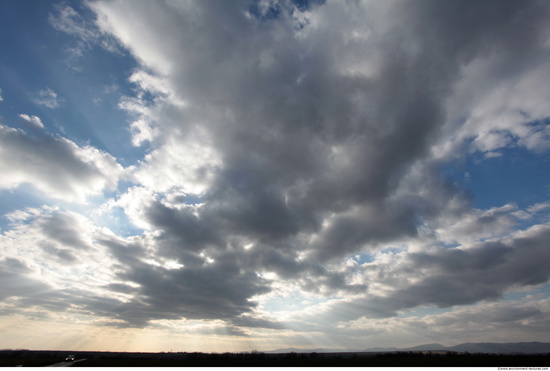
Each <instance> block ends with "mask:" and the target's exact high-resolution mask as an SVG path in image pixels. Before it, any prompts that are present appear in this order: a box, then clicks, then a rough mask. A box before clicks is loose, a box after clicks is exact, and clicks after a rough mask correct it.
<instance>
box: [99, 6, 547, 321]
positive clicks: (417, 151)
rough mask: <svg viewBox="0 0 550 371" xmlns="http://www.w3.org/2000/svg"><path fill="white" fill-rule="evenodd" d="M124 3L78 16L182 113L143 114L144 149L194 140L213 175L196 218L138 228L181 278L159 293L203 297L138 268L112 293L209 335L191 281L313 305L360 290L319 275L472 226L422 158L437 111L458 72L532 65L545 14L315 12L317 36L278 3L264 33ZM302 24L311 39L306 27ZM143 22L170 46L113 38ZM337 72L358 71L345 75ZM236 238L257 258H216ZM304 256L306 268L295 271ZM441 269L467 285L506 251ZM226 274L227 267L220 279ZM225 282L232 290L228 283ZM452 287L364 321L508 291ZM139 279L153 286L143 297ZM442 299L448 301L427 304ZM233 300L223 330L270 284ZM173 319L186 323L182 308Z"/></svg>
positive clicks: (489, 221) (416, 9)
mask: <svg viewBox="0 0 550 371" xmlns="http://www.w3.org/2000/svg"><path fill="white" fill-rule="evenodd" d="M133 4H134V5H132V7H131V9H129V11H130V12H131V13H132V17H133V18H132V19H130V18H127V17H126V15H123V13H122V12H121V11H122V9H123V8H124V3H123V2H116V3H111V4H105V3H101V2H98V3H95V4H93V5H92V9H94V10H95V11H96V12H97V13H98V14H99V25H100V27H103V28H104V29H105V30H107V31H108V32H111V33H112V34H113V35H114V36H115V37H118V38H119V41H120V42H121V43H123V44H124V45H125V46H126V47H127V48H128V49H129V50H131V51H132V53H134V55H136V56H137V57H138V58H139V59H140V60H141V62H142V63H143V65H144V66H147V67H148V68H151V69H152V70H153V71H157V72H159V76H161V77H162V76H163V75H166V76H168V77H169V80H168V81H167V84H168V89H169V90H171V91H172V92H173V94H174V96H177V97H178V98H181V99H182V100H184V101H185V102H186V106H185V107H186V108H185V109H184V110H183V111H180V113H178V109H177V108H174V107H173V106H170V108H166V110H165V111H164V113H162V112H160V113H159V112H157V113H156V115H157V116H155V118H156V123H155V125H157V128H158V129H159V130H160V131H161V133H162V134H160V135H159V136H158V137H156V138H155V139H154V140H153V145H154V146H155V147H157V148H160V149H162V148H163V146H165V145H167V144H168V143H173V142H174V141H176V142H177V141H181V143H182V145H183V144H184V143H188V141H189V140H190V139H189V138H190V134H189V133H192V132H198V131H201V132H205V133H207V137H208V141H207V142H204V143H202V144H203V145H204V146H205V148H206V147H208V148H209V150H212V151H214V152H215V153H216V154H217V156H218V157H219V159H220V162H219V163H218V164H217V165H215V166H212V167H210V168H209V169H208V171H209V173H210V174H211V175H212V177H211V178H209V179H210V181H209V182H207V186H206V190H205V191H204V192H203V193H202V194H201V195H200V199H201V201H202V202H203V203H204V205H203V206H202V207H201V208H199V209H197V210H191V209H188V208H183V209H182V208H176V207H174V206H173V205H169V204H168V203H166V202H160V201H153V202H150V203H149V204H147V205H145V209H144V212H143V215H144V219H145V220H146V221H147V222H148V223H149V224H150V225H151V226H152V228H153V229H155V230H157V231H158V232H159V233H160V234H158V235H157V236H156V237H155V243H156V244H157V247H160V248H161V249H162V251H165V252H168V254H169V256H171V257H172V258H177V257H180V258H181V259H180V260H181V261H180V263H182V264H185V262H186V261H187V262H189V263H190V264H189V265H188V266H187V265H186V268H184V269H183V270H182V271H181V272H180V271H173V272H171V271H170V272H168V273H166V274H167V276H166V277H171V279H174V280H181V281H183V280H187V281H190V282H196V281H201V282H203V284H204V285H207V286H204V287H203V286H202V285H198V284H197V286H194V284H192V285H191V286H186V287H183V286H180V285H179V284H176V283H169V282H168V281H165V280H164V279H162V280H159V279H158V278H155V277H156V274H153V273H152V272H154V270H150V269H145V270H140V269H138V268H133V269H131V268H130V269H129V270H128V272H127V276H128V279H130V278H131V279H132V280H134V281H137V282H140V283H141V284H143V285H144V286H143V289H142V293H143V294H144V295H145V297H147V298H148V299H147V300H150V301H151V303H152V306H153V307H157V306H158V307H159V308H160V303H167V300H166V299H165V298H164V295H168V296H174V295H175V296H177V298H172V299H173V301H174V303H177V302H178V300H181V303H182V304H181V305H183V303H187V300H188V299H179V297H180V296H181V297H183V296H188V297H189V298H193V300H194V301H195V302H196V303H203V304H201V305H197V308H201V309H200V311H199V310H197V312H196V313H199V312H200V313H203V314H202V315H203V316H205V317H209V318H210V314H208V313H209V311H208V310H206V308H207V307H208V306H209V304H208V303H209V302H210V300H211V298H210V295H204V294H201V295H200V296H197V297H195V296H194V293H193V290H195V289H197V290H201V292H202V293H207V292H210V291H209V290H212V291H211V292H213V293H217V292H218V290H219V289H220V288H221V287H220V288H218V287H217V286H216V285H215V284H214V282H215V280H214V281H211V280H210V279H207V277H203V276H202V275H203V274H205V272H209V275H210V274H214V271H215V272H216V274H219V275H220V279H224V280H226V282H227V285H223V287H224V289H229V287H230V283H232V282H233V281H232V280H235V283H239V284H242V283H243V282H242V281H241V279H244V277H247V279H252V282H259V281H258V279H257V278H255V276H254V274H253V272H254V271H274V272H276V273H277V274H278V275H279V276H280V277H282V278H285V279H289V280H295V281H296V282H301V283H302V284H303V287H304V288H307V289H311V290H314V287H315V286H316V285H315V283H314V281H315V280H317V281H318V284H317V286H318V287H325V288H331V289H337V288H347V289H350V290H351V289H353V287H355V289H366V288H367V285H362V284H357V285H355V286H353V285H349V284H348V283H346V279H345V273H337V272H335V271H331V270H330V269H328V268H326V267H324V264H326V263H329V262H335V261H337V260H338V259H342V258H345V257H347V256H349V255H350V254H353V253H355V252H358V251H365V250H368V249H369V248H374V246H378V245H379V244H380V243H392V242H398V241H400V240H403V239H406V238H415V237H419V230H418V228H419V226H422V225H424V223H429V224H431V226H432V227H433V228H434V229H435V228H438V227H439V226H440V225H442V224H445V222H446V221H448V220H449V219H453V220H455V221H456V220H459V219H460V218H461V217H467V216H468V217H469V216H470V215H471V212H472V210H471V207H470V201H471V198H470V197H469V196H468V194H467V192H464V191H463V190H461V189H458V188H457V187H456V186H453V185H452V184H450V183H449V182H446V181H445V180H442V179H441V176H440V173H439V166H440V165H441V164H440V163H439V162H438V160H437V159H434V158H432V153H431V152H430V151H431V149H432V148H433V146H434V145H436V144H437V143H440V142H442V141H443V142H444V141H445V138H444V137H442V135H443V134H445V135H446V134H447V133H446V132H445V131H443V127H444V125H445V123H446V119H447V117H446V107H447V106H446V104H447V100H448V99H449V98H450V97H451V96H452V94H453V91H454V89H455V86H456V85H457V84H458V83H459V82H460V81H461V78H462V73H463V71H464V68H465V67H466V66H468V65H469V64H470V63H472V62H473V61H476V60H479V59H484V58H488V57H489V56H491V55H494V54H495V53H497V54H498V55H499V56H500V58H501V59H502V60H507V61H509V63H510V65H517V63H518V58H521V57H518V55H521V53H527V54H526V55H535V54H536V55H539V54H540V53H541V50H542V49H544V46H543V45H544V43H545V40H546V39H545V38H544V37H545V36H544V35H545V32H546V30H547V27H546V19H547V18H548V7H547V6H546V5H545V4H544V3H541V2H537V1H530V2H522V3H521V4H519V3H517V2H504V3H503V2H500V1H499V2H490V1H488V2H484V3H481V4H480V3H477V2H473V1H466V2H452V3H451V4H445V3H440V2H437V1H421V2H420V3H418V4H408V3H401V2H396V3H392V4H391V5H388V6H386V5H385V6H380V7H381V8H383V9H384V12H385V13H384V12H382V13H380V14H379V13H377V9H376V7H372V8H369V7H371V5H372V4H370V5H369V4H359V3H358V4H355V3H349V4H345V5H342V6H335V5H334V4H331V3H327V4H324V5H320V6H319V7H317V8H315V11H314V13H315V14H314V16H313V17H314V18H312V19H314V20H313V21H311V23H310V24H309V25H306V26H305V27H304V28H303V29H302V30H300V31H297V30H298V29H299V27H297V24H296V18H295V16H296V14H298V13H296V11H295V10H294V11H293V10H291V8H290V7H289V5H288V4H287V5H282V7H281V8H280V9H281V12H280V13H279V15H278V16H277V17H276V18H274V19H270V20H267V21H266V20H265V19H264V20H260V19H257V18H255V15H253V14H249V15H248V16H246V12H247V10H248V7H249V5H250V4H249V3H248V2H239V3H235V4H231V5H229V4H225V3H216V6H212V4H211V3H209V2H198V3H192V4H188V5H186V6H179V5H175V4H173V3H164V2H161V3H158V4H155V5H152V4H147V3H133ZM315 17H318V18H317V21H318V19H323V21H325V23H322V22H321V21H318V23H315ZM378 17H380V18H378ZM160 19H162V24H161V23H160V21H159V20H160ZM344 19H345V21H344ZM328 20H331V22H328ZM319 22H321V23H319ZM142 23H143V24H150V25H152V26H154V29H155V32H157V31H158V32H159V33H160V32H161V30H163V29H170V30H171V33H169V34H170V36H169V37H166V38H164V39H162V40H156V41H158V42H157V43H153V40H155V38H154V37H148V38H147V39H144V40H134V39H131V38H128V36H127V34H128V31H130V30H134V31H136V32H138V33H139V32H140V31H139V30H138V29H137V28H136V25H137V24H140V25H141V24H142ZM205 24H208V25H209V27H206V28H205V27H203V26H204V25H205ZM465 25H471V27H470V26H468V27H466V28H467V29H465ZM140 27H141V26H140ZM157 27H158V29H157ZM199 31H200V32H199ZM354 32H355V33H358V34H359V36H357V37H355V36H353V35H354ZM164 34H168V33H164ZM524 39H525V40H529V41H528V42H525V43H524V42H521V40H524ZM364 65H366V66H364ZM349 66H359V67H356V68H355V71H354V70H353V68H351V67H349ZM524 66H525V64H524ZM361 68H362V69H361ZM514 73H521V71H515V72H514ZM167 102H169V100H168V101H165V103H163V104H167ZM168 105H169V104H168ZM163 115H164V116H163ZM178 117H179V118H180V119H179V120H178V119H177V118H178ZM163 119H164V120H163ZM159 153H160V152H159ZM155 155H157V154H155V153H153V154H152V157H151V158H150V160H151V161H152V160H153V159H154V156H155ZM159 158H160V157H159ZM151 163H153V162H151ZM201 171H204V168H203V167H200V166H199V167H197V168H196V172H197V174H198V173H200V172H201ZM174 186H178V184H177V183H175V184H174ZM474 219H475V218H473V219H472V220H474ZM475 220H477V221H478V222H479V223H477V224H476V225H474V224H475V223H472V224H471V225H465V226H460V225H459V226H457V227H456V228H457V232H456V233H455V234H456V235H462V234H464V233H467V232H468V231H474V230H476V228H474V227H476V226H477V227H479V228H481V226H482V225H487V226H491V227H492V226H496V225H504V224H506V223H504V222H503V221H502V218H500V217H499V218H496V217H494V218H493V217H491V216H490V215H485V216H481V217H480V218H477V219H475ZM497 222H498V223H500V224H498V223H497ZM510 224H513V223H512V222H510V223H508V224H506V225H508V226H509V225H510ZM460 228H462V229H460ZM502 228H504V227H502ZM481 229H483V228H481ZM486 229H487V228H486ZM476 233H481V232H479V231H477V232H476ZM541 238H542V237H541ZM239 239H241V240H243V241H245V242H242V244H246V243H251V244H253V245H254V246H255V247H254V248H252V249H250V250H247V251H243V250H239V249H238V248H235V246H230V244H229V243H228V241H230V240H236V241H239ZM246 241H248V242H246ZM499 246H504V245H502V244H501V245H499ZM489 250H490V251H489ZM201 252H206V254H207V255H208V256H209V257H211V258H212V259H214V260H215V261H216V263H215V264H214V265H213V266H212V267H214V266H215V265H216V264H220V265H219V266H217V267H216V270H214V269H213V268H211V267H210V266H209V265H207V264H204V261H205V260H206V258H204V257H202V258H201V257H200V255H199V253H201ZM302 253H307V254H306V255H305V256H307V258H306V259H307V261H303V260H300V258H299V257H301V256H303V255H301V254H302ZM449 254H451V255H453V254H455V255H456V256H455V255H453V256H452V257H451V256H449V257H448V259H449V260H448V264H450V263H451V262H453V263H454V264H459V262H460V261H461V258H464V259H466V260H465V261H464V262H463V264H464V266H467V267H469V269H474V270H475V271H476V272H478V274H480V275H484V274H488V273H487V272H491V269H493V268H492V267H493V266H492V265H491V264H496V263H495V262H496V261H498V260H497V259H499V257H501V258H502V259H506V261H508V259H509V257H508V255H507V254H508V253H507V250H506V249H505V248H504V247H502V248H494V249H491V248H490V247H488V246H485V247H484V248H483V249H482V250H480V251H479V252H476V253H475V254H473V253H466V252H465V253H464V254H466V255H465V256H467V257H462V256H461V255H460V253H459V252H458V251H456V252H454V253H450V252H449ZM468 254H473V255H472V256H470V255H468ZM459 255H460V256H459ZM491 255H493V256H494V260H493V261H492V263H491V264H489V263H486V262H485V260H483V259H489V258H486V257H488V256H491ZM229 257H232V258H233V259H234V261H235V263H232V264H227V263H226V262H229V261H231V259H230V258H229ZM484 257H485V258H484ZM411 259H416V260H414V264H418V265H422V264H423V262H424V263H425V264H427V263H426V261H424V260H422V259H440V260H439V262H438V264H441V265H444V264H445V262H447V259H446V258H442V257H438V256H431V255H430V256H429V257H425V258H422V257H421V255H418V256H413V258H411ZM489 260H491V259H489ZM222 262H223V264H222ZM201 264H203V265H201ZM233 264H235V266H234V265H233ZM411 264H413V263H411ZM484 264H485V265H484ZM199 265H200V268H199ZM236 267H239V268H238V269H242V270H243V271H244V272H245V273H243V274H242V276H241V275H234V274H233V273H231V274H228V273H227V272H229V271H230V270H231V269H237V268H236ZM211 269H212V271H211ZM226 269H229V271H227V272H226V271H225V270H226ZM411 269H412V268H411ZM450 271H452V272H453V273H452V274H451V273H449V275H448V276H446V275H436V274H435V273H434V275H433V276H430V277H426V278H424V279H423V280H421V283H418V284H417V285H416V286H413V287H409V288H408V290H409V291H408V292H403V293H401V292H400V297H399V298H398V297H395V298H392V299H391V300H390V299H387V300H386V301H383V302H381V303H380V304H376V303H373V304H371V305H373V306H374V307H373V308H372V312H377V311H380V313H382V314H383V313H384V312H385V310H386V309H387V308H394V310H396V309H399V308H404V307H407V308H408V307H414V306H416V305H420V304H422V303H434V304H437V305H441V306H449V305H455V304H464V303H473V302H476V301H478V300H483V299H487V298H497V297H500V295H501V294H502V291H503V290H504V289H505V288H508V287H510V286H511V285H512V284H511V283H510V282H509V281H507V280H506V279H504V277H502V279H501V278H500V277H499V278H498V279H497V281H498V282H501V285H500V286H499V285H496V284H495V285H485V286H484V285H474V286H473V287H474V288H472V289H470V290H468V291H466V292H465V293H464V295H463V296H461V295H454V294H451V292H453V290H451V289H452V288H456V286H459V287H463V282H462V281H461V279H460V277H462V275H464V269H461V268H460V267H458V266H457V267H456V269H455V270H449V272H450ZM527 273H528V272H524V271H521V270H519V271H518V273H517V274H519V275H522V274H523V275H526V274H527ZM149 274H153V276H152V277H149V278H148V279H147V280H144V279H143V277H146V276H148V275H149ZM226 274H227V276H226ZM454 275H458V277H459V279H455V278H454V277H455V276H454ZM474 276H475V275H471V276H468V277H474ZM132 277H133V278H132ZM193 277H197V278H196V279H195V278H193ZM198 277H200V279H199V278H198ZM221 277H223V278H221ZM307 277H314V278H312V279H307ZM483 277H485V276H483ZM485 278H486V277H485ZM527 281H529V280H528V279H526V281H525V283H526V282H527ZM208 282H210V283H211V284H212V286H209V285H208ZM513 282H514V283H515V284H521V280H519V281H517V280H515V281H513ZM161 283H162V285H164V287H165V289H164V290H161V289H160V287H161ZM439 285H441V286H442V287H447V288H448V289H449V290H447V291H445V290H444V289H441V290H438V289H437V288H438V287H439ZM149 286H150V287H151V289H150V290H149V289H148V287H149ZM244 287H245V288H244V289H243V290H242V293H243V295H242V297H240V296H239V295H236V296H232V299H231V300H229V301H228V303H230V304H229V306H228V307H227V308H225V307H223V306H221V307H220V309H218V311H219V313H220V317H223V318H225V317H227V316H230V315H237V314H238V312H239V311H241V310H242V311H246V310H247V308H249V307H248V306H247V305H242V302H241V300H244V298H246V297H250V295H252V294H253V293H257V292H264V291H265V290H267V287H268V285H266V284H265V283H262V284H259V286H257V287H256V286H254V285H252V286H250V287H248V286H244ZM153 288H154V289H153ZM148 290H149V291H148ZM177 292H181V295H179V296H178V295H176V293H177ZM446 292H447V293H448V297H446V296H445V293H446ZM167 293H170V294H167ZM183 293H185V294H183ZM230 293H234V291H231V290H229V291H227V295H231V294H230ZM431 293H434V296H433V297H430V295H429V294H431ZM435 293H438V294H435ZM437 295H440V296H439V297H438V296H437ZM206 296H208V297H209V298H208V299H206V298H205V299H204V301H201V298H203V297H206ZM157 302H158V303H159V304H158V305H157V304H156V303H157ZM216 302H217V301H216ZM409 302H410V303H409ZM166 305H167V304H166ZM174 305H175V306H177V305H179V304H174ZM186 305H190V304H186ZM377 307H380V309H377ZM226 309H227V312H226ZM394 310H391V309H389V312H385V313H393V312H394ZM186 313H187V314H186V315H187V316H190V317H193V318H195V316H197V315H198V314H196V313H195V312H194V310H191V309H189V310H188V311H186ZM225 313H227V314H225ZM212 316H215V315H214V313H212Z"/></svg>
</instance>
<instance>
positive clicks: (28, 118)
mask: <svg viewBox="0 0 550 371" xmlns="http://www.w3.org/2000/svg"><path fill="white" fill-rule="evenodd" d="M19 117H21V118H22V119H23V120H25V121H27V122H29V123H31V124H32V125H34V126H35V127H37V128H39V129H43V128H44V124H43V123H42V120H40V117H38V116H33V115H31V116H29V115H27V114H24V113H22V114H20V115H19Z"/></svg>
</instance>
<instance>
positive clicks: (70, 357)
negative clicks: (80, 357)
mask: <svg viewBox="0 0 550 371" xmlns="http://www.w3.org/2000/svg"><path fill="white" fill-rule="evenodd" d="M74 359H75V356H74V355H72V354H71V355H69V356H67V358H65V362H74Z"/></svg>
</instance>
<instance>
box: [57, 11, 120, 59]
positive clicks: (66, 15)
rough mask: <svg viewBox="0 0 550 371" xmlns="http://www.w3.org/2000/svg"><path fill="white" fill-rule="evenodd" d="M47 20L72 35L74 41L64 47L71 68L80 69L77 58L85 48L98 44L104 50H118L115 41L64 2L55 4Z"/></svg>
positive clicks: (59, 29) (88, 48) (82, 53)
mask: <svg viewBox="0 0 550 371" xmlns="http://www.w3.org/2000/svg"><path fill="white" fill-rule="evenodd" d="M48 21H49V22H50V24H51V25H52V27H53V28H55V29H56V30H58V31H61V32H64V33H66V34H69V35H72V36H73V37H74V38H75V40H76V41H75V43H74V44H73V45H71V46H69V47H67V48H66V49H65V52H66V53H67V54H68V56H69V57H68V58H69V60H68V63H69V66H70V67H71V68H72V69H75V70H80V68H79V66H78V63H77V60H78V59H79V58H81V57H82V56H83V55H84V53H85V52H86V51H87V50H90V49H92V48H93V47H94V46H96V45H99V46H101V47H102V48H104V49H105V50H108V51H111V52H118V51H119V48H118V46H117V45H116V42H115V41H114V40H113V39H112V38H109V37H108V36H107V35H106V34H104V33H101V32H100V31H99V30H98V29H97V27H95V26H94V24H93V22H91V21H90V20H89V19H86V18H85V17H82V16H81V15H80V14H79V13H78V12H77V11H76V10H74V8H72V7H71V6H69V5H66V4H56V5H55V6H54V9H53V12H52V13H50V14H49V17H48Z"/></svg>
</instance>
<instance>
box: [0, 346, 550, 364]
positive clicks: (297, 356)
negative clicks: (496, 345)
mask: <svg viewBox="0 0 550 371" xmlns="http://www.w3.org/2000/svg"><path fill="white" fill-rule="evenodd" d="M69 354H74V355H76V358H77V360H80V361H79V362H76V363H74V365H73V366H75V367H102V366H109V367H140V366H143V367H155V366H156V367H163V366H165V367H184V366H192V367H201V366H204V367H213V366H215V367H220V366H241V367H242V366H252V367H269V366H281V367H282V366H296V367H300V366H303V367H312V366H315V367H319V366H321V367H322V366H329V367H344V366H350V367H367V366H371V367H384V366H389V367H429V366H441V367H501V366H519V367H522V366H526V367H528V366H530V367H536V366H539V367H545V366H548V365H549V364H550V353H549V354H483V353H467V352H464V353H461V352H452V351H447V352H445V351H440V352H437V351H433V352H430V351H397V352H342V353H315V352H313V353H295V352H291V353H264V352H259V351H252V352H241V353H229V352H227V353H201V352H161V353H147V352H143V353H142V352H86V351H84V352H77V351H48V350H44V351H33V350H2V351H0V366H18V365H22V366H35V367H36V366H46V365H50V364H54V363H57V362H63V361H64V359H65V357H67V355H69ZM82 359H86V360H84V361H82Z"/></svg>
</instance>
